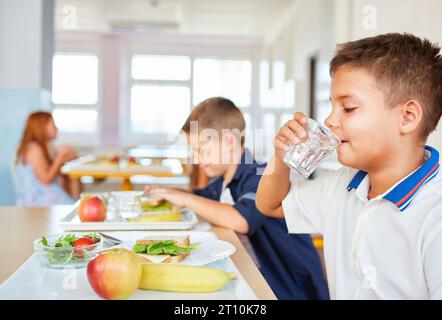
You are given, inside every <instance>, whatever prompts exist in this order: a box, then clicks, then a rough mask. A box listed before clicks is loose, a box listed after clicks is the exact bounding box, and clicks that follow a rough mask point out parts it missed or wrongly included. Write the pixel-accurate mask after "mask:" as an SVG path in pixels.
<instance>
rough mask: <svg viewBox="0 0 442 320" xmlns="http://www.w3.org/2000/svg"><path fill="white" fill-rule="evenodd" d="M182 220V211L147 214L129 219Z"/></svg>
mask: <svg viewBox="0 0 442 320" xmlns="http://www.w3.org/2000/svg"><path fill="white" fill-rule="evenodd" d="M180 220H181V212H179V211H170V212H167V213H154V214H145V215H142V216H141V217H138V218H132V219H129V221H130V222H172V221H180Z"/></svg>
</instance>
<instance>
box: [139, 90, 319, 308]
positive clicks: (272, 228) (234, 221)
mask: <svg viewBox="0 0 442 320" xmlns="http://www.w3.org/2000/svg"><path fill="white" fill-rule="evenodd" d="M194 125H196V126H197V128H196V127H194ZM182 129H183V131H184V132H185V133H186V136H187V141H188V143H189V145H190V147H191V149H192V151H193V152H192V153H193V155H194V156H195V162H197V163H198V164H199V166H200V168H201V169H202V170H204V173H205V174H206V175H208V176H209V177H210V178H211V179H212V180H211V182H210V184H209V185H208V186H207V187H206V188H204V189H197V190H194V193H189V192H185V191H183V190H177V189H166V188H159V187H147V188H146V192H149V193H150V195H152V196H155V197H158V198H164V199H167V200H169V201H171V202H172V203H174V204H176V205H179V206H183V207H187V208H190V209H192V210H193V211H195V212H196V213H197V214H198V215H199V216H200V217H202V218H204V219H205V220H207V221H209V222H210V223H212V224H214V225H218V226H222V227H226V228H229V229H233V230H234V231H236V232H237V233H238V234H240V235H244V236H242V237H241V239H242V241H243V243H244V245H245V247H246V248H248V251H249V253H250V254H251V256H252V257H255V259H256V262H257V264H258V266H259V268H260V270H261V272H262V274H263V276H264V277H265V279H266V280H267V282H268V283H269V285H270V287H271V288H272V290H273V292H274V293H275V295H276V296H277V297H278V298H279V299H328V289H327V285H326V283H325V280H324V276H323V273H322V267H321V263H320V260H319V256H318V254H317V252H316V249H315V248H314V247H313V244H312V240H311V238H310V236H309V235H289V234H288V231H287V228H286V224H285V222H284V219H281V218H269V217H266V216H264V215H263V214H261V213H260V212H259V211H258V210H257V209H256V206H255V198H256V189H257V187H258V183H259V179H260V178H261V175H260V174H261V171H262V170H263V169H264V167H265V165H262V164H258V163H257V162H256V161H255V160H254V159H253V157H252V155H251V153H250V152H249V151H248V150H246V149H245V148H244V137H243V136H242V134H243V131H244V129H245V122H244V118H243V115H242V113H241V111H240V110H239V109H238V108H237V107H236V106H235V105H234V104H233V103H232V102H231V101H230V100H228V99H224V98H211V99H208V100H205V101H203V102H202V103H200V104H199V105H198V106H197V107H196V108H195V109H194V110H193V112H192V113H191V114H190V116H189V117H188V119H187V121H186V123H185V124H184V126H183V128H182Z"/></svg>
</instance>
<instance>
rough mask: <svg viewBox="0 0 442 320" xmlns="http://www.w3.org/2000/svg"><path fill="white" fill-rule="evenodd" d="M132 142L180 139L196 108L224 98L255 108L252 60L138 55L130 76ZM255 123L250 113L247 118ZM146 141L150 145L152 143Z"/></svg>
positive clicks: (132, 59)
mask: <svg viewBox="0 0 442 320" xmlns="http://www.w3.org/2000/svg"><path fill="white" fill-rule="evenodd" d="M129 82H130V86H129V99H130V103H129V105H130V117H129V126H128V127H129V137H130V140H131V141H134V142H135V141H136V142H146V141H147V142H148V141H149V137H148V136H151V137H152V142H157V143H161V139H162V138H161V137H163V142H164V141H165V140H164V138H166V139H167V138H168V137H169V136H170V135H176V134H179V131H180V128H181V126H182V125H183V124H184V122H185V120H186V118H187V116H188V115H189V113H190V111H191V106H192V105H193V106H195V105H197V104H198V103H199V102H201V101H203V100H205V99H207V98H210V97H213V96H224V97H226V98H229V99H231V100H232V101H233V102H234V103H235V104H236V105H238V106H239V107H244V108H248V107H250V105H251V85H252V64H251V61H250V60H243V59H237V60H233V59H229V60H226V59H218V58H197V57H193V56H190V55H188V56H180V55H149V54H134V55H132V57H131V61H130V77H129ZM246 120H247V122H248V124H250V122H251V119H250V114H246ZM147 142H146V143H147Z"/></svg>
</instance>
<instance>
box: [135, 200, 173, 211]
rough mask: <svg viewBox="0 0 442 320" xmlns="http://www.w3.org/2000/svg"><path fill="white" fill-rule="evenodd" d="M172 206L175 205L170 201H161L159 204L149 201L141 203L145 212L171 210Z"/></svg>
mask: <svg viewBox="0 0 442 320" xmlns="http://www.w3.org/2000/svg"><path fill="white" fill-rule="evenodd" d="M172 208H173V205H172V203H170V202H169V201H160V203H158V204H151V203H149V202H144V203H142V204H141V210H142V211H144V212H155V211H170V210H172Z"/></svg>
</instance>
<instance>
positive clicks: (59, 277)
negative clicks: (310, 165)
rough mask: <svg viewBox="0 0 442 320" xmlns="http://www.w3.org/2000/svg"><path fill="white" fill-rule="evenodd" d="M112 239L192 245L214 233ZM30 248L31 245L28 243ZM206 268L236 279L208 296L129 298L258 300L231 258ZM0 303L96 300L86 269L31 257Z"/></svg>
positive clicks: (144, 295)
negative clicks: (185, 238)
mask: <svg viewBox="0 0 442 320" xmlns="http://www.w3.org/2000/svg"><path fill="white" fill-rule="evenodd" d="M108 234H109V235H111V236H112V237H115V238H118V239H121V240H123V241H132V240H136V239H141V238H144V237H148V236H150V235H165V234H167V235H170V236H172V235H173V236H180V235H189V236H190V241H191V242H202V241H212V240H216V239H217V236H216V234H215V233H213V232H197V231H190V232H182V231H174V232H167V233H166V232H164V231H163V232H158V231H151V232H139V231H135V232H109V233H108ZM29 245H31V244H29ZM207 266H209V267H214V268H219V269H223V270H225V271H228V272H234V273H235V274H236V276H237V279H236V280H233V281H230V282H229V283H228V284H227V285H226V286H225V287H224V288H223V289H221V290H219V291H216V292H211V293H178V292H162V291H150V290H137V291H136V292H135V293H134V294H133V295H132V296H131V297H130V298H129V299H133V300H257V299H258V297H257V296H256V294H255V293H254V292H253V290H252V289H251V287H250V286H249V284H248V283H247V282H246V281H245V279H244V277H243V276H242V275H241V274H240V272H239V271H238V269H237V268H236V266H235V265H234V263H233V262H232V260H231V259H230V258H224V259H222V260H218V261H216V262H212V263H210V264H208V265H207ZM0 299H1V300H22V299H26V300H36V299H43V300H96V299H101V298H100V297H99V296H98V295H96V294H95V292H94V291H93V289H92V288H91V286H90V285H89V282H88V280H87V275H86V268H81V269H66V270H63V269H50V268H47V267H44V266H42V265H41V264H40V261H39V260H38V257H37V256H36V255H35V254H33V255H32V256H31V257H30V258H29V259H28V260H26V262H25V263H24V264H23V265H22V266H21V267H20V268H19V269H18V270H17V271H16V272H15V273H14V274H13V275H12V276H10V277H9V278H8V279H7V280H6V281H5V282H4V283H3V284H2V285H1V286H0Z"/></svg>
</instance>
